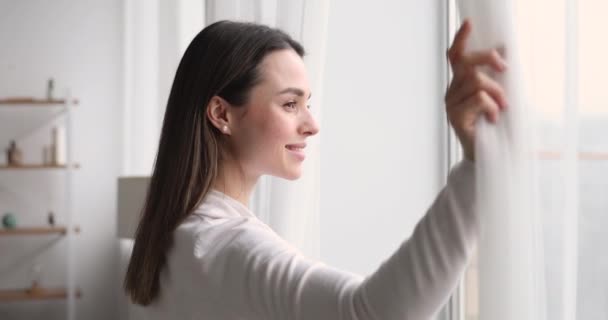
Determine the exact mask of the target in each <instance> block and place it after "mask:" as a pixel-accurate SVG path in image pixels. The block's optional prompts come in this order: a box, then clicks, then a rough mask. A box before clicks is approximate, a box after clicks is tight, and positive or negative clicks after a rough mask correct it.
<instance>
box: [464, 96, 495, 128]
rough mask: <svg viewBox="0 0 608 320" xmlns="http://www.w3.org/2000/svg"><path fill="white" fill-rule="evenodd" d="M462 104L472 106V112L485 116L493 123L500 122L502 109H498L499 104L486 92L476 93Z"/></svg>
mask: <svg viewBox="0 0 608 320" xmlns="http://www.w3.org/2000/svg"><path fill="white" fill-rule="evenodd" d="M462 104H463V105H467V106H472V111H474V113H477V114H478V113H483V114H485V115H486V118H487V119H488V120H489V121H490V122H492V123H496V122H497V121H498V115H499V113H500V111H499V110H500V108H499V107H498V104H496V101H494V99H492V97H490V95H489V94H488V93H487V92H485V91H478V92H476V93H475V94H474V95H472V96H470V97H468V98H467V99H466V100H465V101H464V102H463V103H462Z"/></svg>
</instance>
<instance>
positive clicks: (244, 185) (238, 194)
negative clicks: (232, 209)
mask: <svg viewBox="0 0 608 320" xmlns="http://www.w3.org/2000/svg"><path fill="white" fill-rule="evenodd" d="M257 180H258V177H247V176H246V175H245V174H244V173H243V170H241V168H240V167H239V166H238V165H237V164H236V163H235V162H233V161H223V163H222V164H220V166H219V172H218V176H217V178H216V179H215V181H214V182H213V184H212V188H213V189H215V190H217V191H220V192H222V193H224V194H226V195H227V196H229V197H231V198H233V199H235V200H237V201H239V202H240V203H242V204H243V205H244V206H245V207H247V208H249V198H250V195H251V193H252V192H253V188H254V187H255V184H256V183H257Z"/></svg>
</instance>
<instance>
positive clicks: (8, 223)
mask: <svg viewBox="0 0 608 320" xmlns="http://www.w3.org/2000/svg"><path fill="white" fill-rule="evenodd" d="M2 226H3V227H5V228H6V229H15V228H16V227H17V218H16V217H15V215H13V214H12V213H10V212H7V213H5V214H4V216H2Z"/></svg>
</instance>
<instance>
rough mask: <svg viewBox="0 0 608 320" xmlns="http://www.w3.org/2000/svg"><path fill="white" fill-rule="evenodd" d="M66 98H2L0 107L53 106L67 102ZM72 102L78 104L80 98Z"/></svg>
mask: <svg viewBox="0 0 608 320" xmlns="http://www.w3.org/2000/svg"><path fill="white" fill-rule="evenodd" d="M65 102H66V101H65V99H52V100H47V99H34V98H4V99H0V107H13V106H14V107H24V106H26V107H27V106H37V107H43V106H53V105H63V104H65ZM72 104H74V105H78V100H77V99H74V100H72Z"/></svg>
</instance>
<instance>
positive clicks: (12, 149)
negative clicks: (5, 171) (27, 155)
mask: <svg viewBox="0 0 608 320" xmlns="http://www.w3.org/2000/svg"><path fill="white" fill-rule="evenodd" d="M22 160H23V154H22V153H21V150H20V149H19V148H18V147H17V142H15V140H11V144H10V146H9V147H8V149H6V163H7V164H8V165H9V166H18V165H20V164H22Z"/></svg>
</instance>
